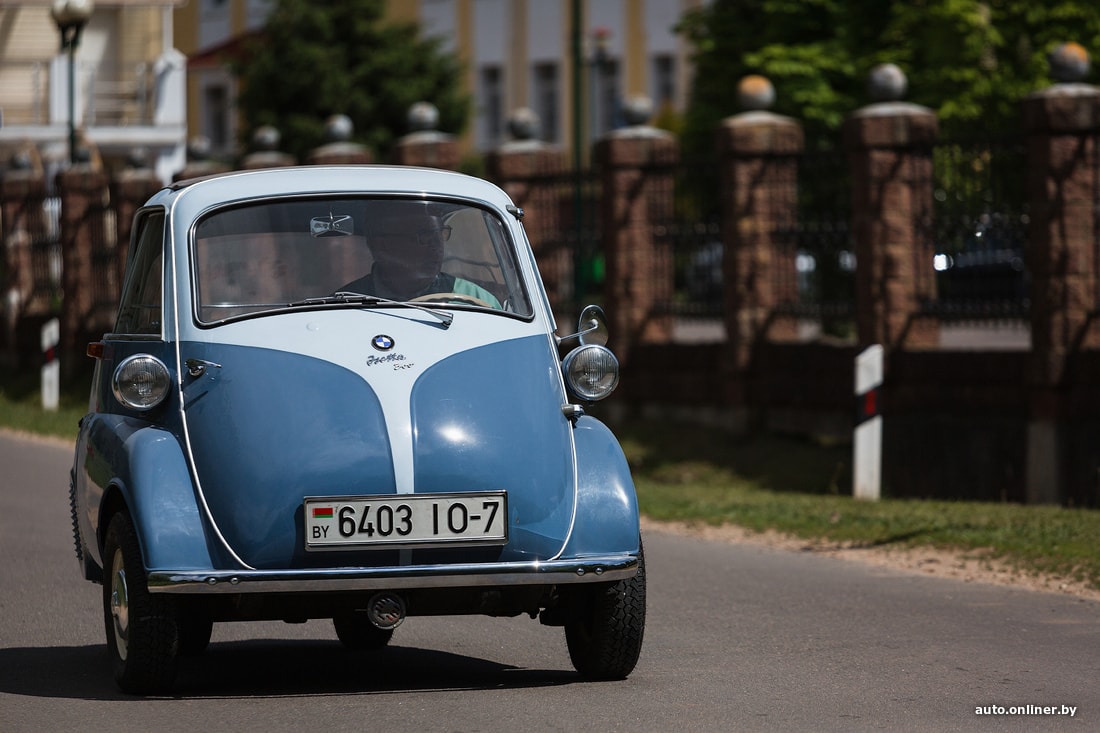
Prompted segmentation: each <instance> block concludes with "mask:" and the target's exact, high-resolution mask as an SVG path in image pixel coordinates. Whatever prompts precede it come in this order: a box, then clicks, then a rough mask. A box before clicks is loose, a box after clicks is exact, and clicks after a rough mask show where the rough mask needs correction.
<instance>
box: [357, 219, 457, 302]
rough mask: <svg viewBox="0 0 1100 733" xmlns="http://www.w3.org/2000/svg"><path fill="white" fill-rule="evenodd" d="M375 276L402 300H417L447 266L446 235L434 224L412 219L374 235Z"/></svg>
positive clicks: (372, 249) (372, 245)
mask: <svg viewBox="0 0 1100 733" xmlns="http://www.w3.org/2000/svg"><path fill="white" fill-rule="evenodd" d="M370 241H371V251H372V253H373V254H374V260H375V263H376V264H377V266H376V268H375V270H374V273H375V277H376V278H379V279H380V280H381V281H382V282H383V284H384V285H385V286H386V287H387V288H389V289H390V290H392V291H393V292H394V293H396V294H398V295H399V296H401V297H408V298H411V297H414V296H415V295H417V294H419V293H420V292H421V291H422V290H424V288H426V287H428V285H429V284H430V283H431V282H432V280H434V279H435V276H436V275H438V274H439V269H440V267H442V265H443V234H442V231H441V229H440V227H439V226H438V225H437V224H435V223H434V222H424V221H416V220H412V221H409V222H407V223H405V222H402V223H401V225H394V224H390V225H388V226H386V227H385V228H382V229H380V230H379V231H376V232H374V233H373V234H372V235H371V238H370Z"/></svg>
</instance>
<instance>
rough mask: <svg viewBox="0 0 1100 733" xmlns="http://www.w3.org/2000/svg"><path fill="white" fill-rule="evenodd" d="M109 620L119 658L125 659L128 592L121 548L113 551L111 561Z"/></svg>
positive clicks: (127, 637)
mask: <svg viewBox="0 0 1100 733" xmlns="http://www.w3.org/2000/svg"><path fill="white" fill-rule="evenodd" d="M111 622H112V623H113V624H114V632H115V633H114V637H115V648H116V649H117V650H118V656H119V658H120V659H122V660H124V661H125V659H126V649H127V646H128V644H129V640H130V594H129V590H128V589H127V587H126V565H125V563H124V562H123V561H122V550H116V551H115V557H114V561H113V562H112V563H111Z"/></svg>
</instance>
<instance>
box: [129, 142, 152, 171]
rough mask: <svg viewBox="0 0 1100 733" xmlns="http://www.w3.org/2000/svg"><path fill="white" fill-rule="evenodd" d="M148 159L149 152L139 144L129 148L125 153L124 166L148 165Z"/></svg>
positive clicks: (139, 166)
mask: <svg viewBox="0 0 1100 733" xmlns="http://www.w3.org/2000/svg"><path fill="white" fill-rule="evenodd" d="M148 161H149V153H148V151H146V150H145V148H143V147H141V146H138V147H135V148H130V150H129V152H128V153H127V154H126V166H127V167H128V168H135V169H137V168H144V167H146V165H148Z"/></svg>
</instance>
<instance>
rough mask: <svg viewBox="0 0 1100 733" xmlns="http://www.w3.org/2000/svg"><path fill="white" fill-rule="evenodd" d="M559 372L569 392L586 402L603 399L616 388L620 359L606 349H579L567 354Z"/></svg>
mask: <svg viewBox="0 0 1100 733" xmlns="http://www.w3.org/2000/svg"><path fill="white" fill-rule="evenodd" d="M561 369H562V375H563V377H564V378H565V386H566V387H567V388H568V389H569V392H570V393H571V394H572V395H573V396H575V397H577V398H578V399H582V400H585V401H586V402H598V401H600V400H602V399H604V398H605V397H607V396H608V395H610V394H611V393H612V392H614V391H615V388H616V387H617V386H618V385H619V360H618V359H617V358H616V357H615V354H613V353H612V352H611V349H609V348H607V347H606V346H600V345H597V344H586V345H584V346H578V347H577V348H575V349H573V350H572V351H570V352H569V353H568V354H566V356H565V358H564V359H563V360H562V363H561Z"/></svg>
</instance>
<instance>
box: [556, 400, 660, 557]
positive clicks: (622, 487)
mask: <svg viewBox="0 0 1100 733" xmlns="http://www.w3.org/2000/svg"><path fill="white" fill-rule="evenodd" d="M573 436H574V444H575V446H576V456H577V510H576V511H577V514H576V519H575V520H574V522H573V531H572V533H571V534H570V536H569V541H568V543H567V544H566V546H565V551H564V553H563V555H564V556H565V557H584V556H586V555H599V554H608V553H611V554H614V553H633V554H636V553H637V552H638V549H639V546H640V544H641V531H640V526H639V516H638V497H637V494H636V493H635V491H634V481H633V479H632V478H631V477H630V467H629V465H628V464H627V462H626V456H625V455H623V451H622V448H621V447H620V445H619V442H618V440H616V438H615V436H614V435H613V434H612V432H611V430H610V429H609V428H608V427H607V426H606V425H604V424H603V423H602V422H600V421H599V420H597V419H595V418H593V417H589V416H582V417H581V418H579V419H578V420H577V425H576V427H575V428H574V431H573Z"/></svg>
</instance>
